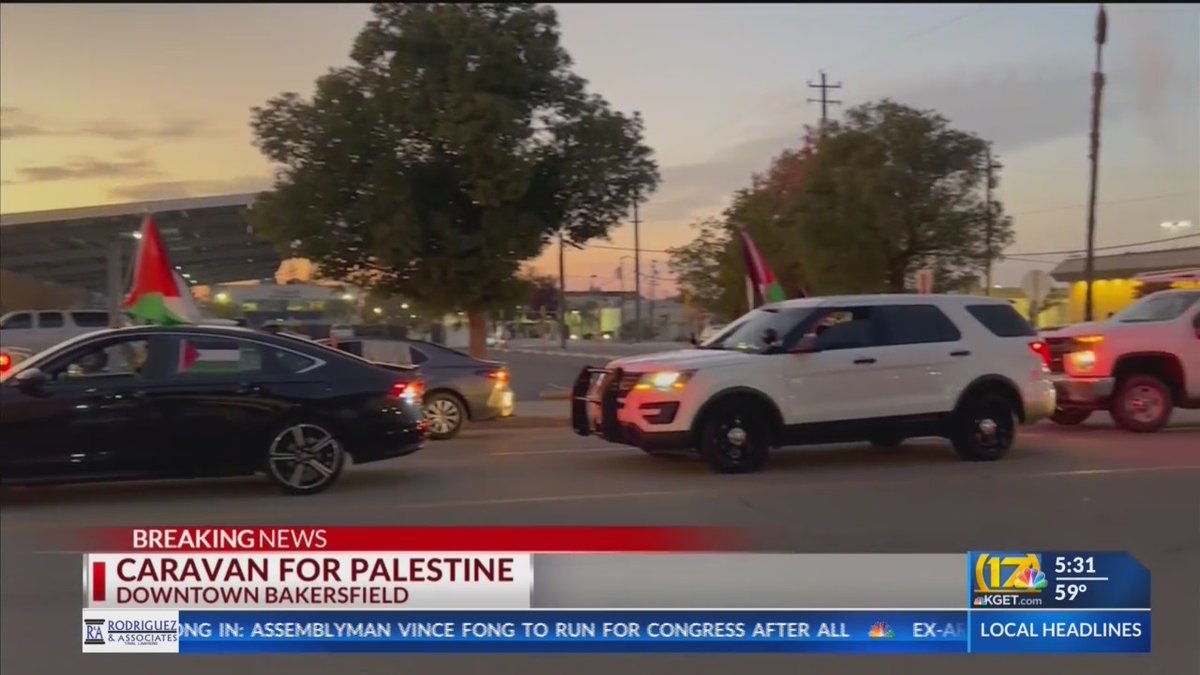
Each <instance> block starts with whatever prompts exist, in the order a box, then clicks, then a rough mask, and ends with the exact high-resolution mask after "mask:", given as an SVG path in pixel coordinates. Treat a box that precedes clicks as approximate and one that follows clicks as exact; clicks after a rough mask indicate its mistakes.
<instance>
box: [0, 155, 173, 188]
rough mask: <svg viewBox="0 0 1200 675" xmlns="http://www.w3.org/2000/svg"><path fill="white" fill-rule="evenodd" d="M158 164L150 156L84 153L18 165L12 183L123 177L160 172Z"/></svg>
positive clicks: (158, 173)
mask: <svg viewBox="0 0 1200 675" xmlns="http://www.w3.org/2000/svg"><path fill="white" fill-rule="evenodd" d="M160 174H161V172H160V171H159V170H158V167H157V166H156V165H155V164H154V162H151V161H150V160H146V159H129V160H120V161H115V162H113V161H107V160H103V159H96V158H94V157H82V158H79V159H75V160H71V161H69V162H67V163H65V164H47V165H44V166H28V167H24V168H20V169H17V180H15V181H10V183H50V182H57V181H67V180H85V179H89V178H121V177H149V176H158V175H160Z"/></svg>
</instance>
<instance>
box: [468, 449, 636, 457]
mask: <svg viewBox="0 0 1200 675" xmlns="http://www.w3.org/2000/svg"><path fill="white" fill-rule="evenodd" d="M586 452H629V448H627V447H615V448H575V449H574V450H513V451H511V452H489V453H488V454H489V455H491V456H492V457H517V456H522V455H579V454H583V453H586Z"/></svg>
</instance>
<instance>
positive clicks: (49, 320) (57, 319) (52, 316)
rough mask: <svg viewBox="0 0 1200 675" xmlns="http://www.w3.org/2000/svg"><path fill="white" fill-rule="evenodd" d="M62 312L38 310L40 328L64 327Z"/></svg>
mask: <svg viewBox="0 0 1200 675" xmlns="http://www.w3.org/2000/svg"><path fill="white" fill-rule="evenodd" d="M63 322H64V319H63V314H62V312H38V328H62V327H63Z"/></svg>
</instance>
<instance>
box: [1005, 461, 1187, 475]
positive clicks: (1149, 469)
mask: <svg viewBox="0 0 1200 675" xmlns="http://www.w3.org/2000/svg"><path fill="white" fill-rule="evenodd" d="M1159 471H1200V464H1183V465H1178V466H1132V467H1125V468H1120V469H1074V470H1071V471H1047V472H1044V473H1034V474H1029V477H1030V478H1063V477H1072V476H1107V475H1112V474H1123V473H1156V472H1159Z"/></svg>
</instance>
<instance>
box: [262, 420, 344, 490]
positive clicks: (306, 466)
mask: <svg viewBox="0 0 1200 675" xmlns="http://www.w3.org/2000/svg"><path fill="white" fill-rule="evenodd" d="M341 454H342V446H341V445H340V444H339V443H338V442H337V439H336V438H334V437H333V434H330V433H329V432H328V431H325V430H324V429H322V428H321V427H318V426H316V425H313V424H297V425H296V426H293V427H288V428H287V429H284V430H283V432H282V433H280V434H279V435H278V436H276V437H275V440H274V441H273V442H272V443H271V453H270V456H269V457H268V460H269V464H270V467H271V473H272V474H274V475H275V477H276V478H278V479H279V480H281V481H283V482H284V483H286V484H288V485H290V486H292V487H295V488H311V487H315V486H318V485H321V484H322V483H325V482H327V481H329V480H331V479H333V477H334V475H335V474H336V473H337V467H338V462H339V461H340V459H341Z"/></svg>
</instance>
